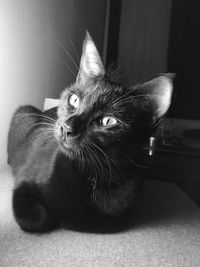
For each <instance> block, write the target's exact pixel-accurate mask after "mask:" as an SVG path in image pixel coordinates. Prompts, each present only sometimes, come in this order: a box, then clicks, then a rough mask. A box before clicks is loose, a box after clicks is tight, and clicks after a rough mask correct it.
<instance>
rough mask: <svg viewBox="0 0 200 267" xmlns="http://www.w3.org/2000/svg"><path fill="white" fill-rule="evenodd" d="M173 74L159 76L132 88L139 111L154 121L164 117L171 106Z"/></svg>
mask: <svg viewBox="0 0 200 267" xmlns="http://www.w3.org/2000/svg"><path fill="white" fill-rule="evenodd" d="M174 76H175V75H174V74H171V73H168V74H161V75H160V76H158V77H156V78H154V79H153V80H151V81H148V82H145V83H143V84H139V85H136V86H135V87H134V91H133V92H134V95H135V97H136V98H135V99H137V100H136V101H137V102H138V105H139V106H140V109H141V110H143V111H146V112H148V113H150V114H151V115H152V116H153V117H154V118H155V119H159V118H161V117H162V116H164V115H165V113H166V112H167V110H168V109H169V107H170V104H171V96H172V91H173V82H172V79H173V78H174Z"/></svg>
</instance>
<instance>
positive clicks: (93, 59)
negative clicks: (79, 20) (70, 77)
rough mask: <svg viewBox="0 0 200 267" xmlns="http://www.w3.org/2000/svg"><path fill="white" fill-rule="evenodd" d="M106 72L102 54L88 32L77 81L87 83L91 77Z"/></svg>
mask: <svg viewBox="0 0 200 267" xmlns="http://www.w3.org/2000/svg"><path fill="white" fill-rule="evenodd" d="M104 74H105V69H104V66H103V63H102V61H101V58H100V55H99V53H98V51H97V48H96V46H95V44H94V42H93V40H92V37H91V36H90V34H89V33H88V32H86V36H85V40H84V42H83V50H82V56H81V61H80V67H79V72H78V75H77V78H76V83H79V84H85V83H86V82H87V81H88V80H89V79H91V78H95V77H100V76H103V75H104Z"/></svg>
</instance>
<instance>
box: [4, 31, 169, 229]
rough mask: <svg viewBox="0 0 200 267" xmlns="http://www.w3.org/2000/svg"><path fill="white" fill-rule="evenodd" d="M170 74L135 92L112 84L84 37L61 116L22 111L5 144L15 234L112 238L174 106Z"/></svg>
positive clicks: (28, 108)
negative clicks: (146, 154)
mask: <svg viewBox="0 0 200 267" xmlns="http://www.w3.org/2000/svg"><path fill="white" fill-rule="evenodd" d="M171 94H172V80H171V75H170V74H163V75H160V76H158V77H156V78H154V79H153V80H151V81H149V82H145V83H143V84H139V85H136V86H135V87H132V88H123V87H121V86H120V85H119V84H117V83H115V82H113V81H111V79H110V78H109V77H108V75H107V74H106V72H105V69H104V66H103V64H102V61H101V59H100V56H99V54H98V52H97V49H96V47H95V44H94V42H93V41H92V38H91V37H90V35H89V34H88V33H87V34H86V37H85V40H84V44H83V51H82V57H81V62H80V68H79V73H78V75H77V78H76V82H75V83H74V84H73V85H71V86H70V87H68V88H66V89H65V90H64V92H63V93H62V95H61V98H60V104H59V106H58V108H53V109H50V110H47V111H45V112H42V111H40V110H38V109H36V108H35V107H33V106H22V107H20V108H19V109H18V110H17V111H16V112H15V114H14V116H13V118H12V122H11V125H10V130H9V137H8V162H9V164H10V165H11V168H12V172H13V175H14V177H15V187H14V192H13V210H14V215H15V218H16V221H17V222H18V224H19V225H20V227H21V228H22V229H23V230H25V231H29V232H44V231H49V230H51V229H54V228H56V227H59V226H62V227H66V228H68V229H73V230H78V231H91V232H93V231H95V232H96V231H99V232H109V231H115V230H116V229H118V228H121V227H122V226H123V225H124V224H125V223H126V222H127V221H128V216H129V214H130V213H131V210H132V207H133V205H134V203H135V198H136V196H137V195H138V192H139V188H140V185H141V183H142V179H141V178H140V177H139V173H140V170H139V169H140V168H139V165H138V164H137V163H138V162H140V160H141V156H142V147H143V145H144V142H145V141H146V140H147V139H148V138H149V136H150V134H151V132H152V130H154V129H155V127H156V125H157V124H158V121H159V120H160V118H161V117H162V116H163V115H164V114H165V113H166V111H167V110H168V107H169V105H170V101H171Z"/></svg>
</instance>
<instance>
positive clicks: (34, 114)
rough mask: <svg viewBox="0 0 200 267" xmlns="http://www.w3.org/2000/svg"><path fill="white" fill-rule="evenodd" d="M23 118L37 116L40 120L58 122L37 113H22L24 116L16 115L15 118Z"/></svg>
mask: <svg viewBox="0 0 200 267" xmlns="http://www.w3.org/2000/svg"><path fill="white" fill-rule="evenodd" d="M21 116H36V117H39V118H43V119H47V120H49V121H52V122H56V120H55V119H53V118H51V117H47V116H45V115H41V114H37V113H22V114H15V115H14V117H21Z"/></svg>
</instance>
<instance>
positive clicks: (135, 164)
mask: <svg viewBox="0 0 200 267" xmlns="http://www.w3.org/2000/svg"><path fill="white" fill-rule="evenodd" d="M128 160H129V161H130V162H131V163H132V164H133V165H134V166H136V167H139V168H144V169H146V168H148V166H144V165H140V164H138V163H136V162H135V161H133V160H131V159H130V158H128Z"/></svg>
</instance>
